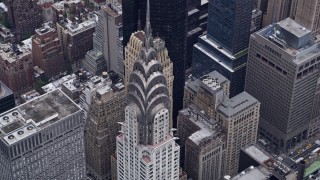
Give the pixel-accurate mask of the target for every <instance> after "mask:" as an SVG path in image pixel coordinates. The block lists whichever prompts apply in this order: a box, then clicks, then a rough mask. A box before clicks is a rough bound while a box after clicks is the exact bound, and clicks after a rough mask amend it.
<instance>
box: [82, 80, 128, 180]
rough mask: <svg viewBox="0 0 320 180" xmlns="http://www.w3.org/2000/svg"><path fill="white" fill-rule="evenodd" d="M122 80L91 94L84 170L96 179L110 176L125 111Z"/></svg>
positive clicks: (101, 179)
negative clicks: (85, 168) (112, 158)
mask: <svg viewBox="0 0 320 180" xmlns="http://www.w3.org/2000/svg"><path fill="white" fill-rule="evenodd" d="M125 103H126V99H125V92H124V86H123V84H122V83H117V84H111V85H108V84H105V85H104V86H103V87H101V88H97V90H96V94H95V95H94V96H93V97H92V102H91V105H90V108H89V109H90V110H89V112H88V118H87V121H86V132H85V145H86V160H87V173H88V175H89V177H93V178H94V179H96V180H104V179H111V174H112V173H111V170H112V167H111V165H112V164H111V156H112V155H113V154H114V153H115V152H116V136H117V135H118V134H119V130H120V124H119V122H123V121H124V117H125V116H124V115H125V113H124V112H125V111H124V109H125Z"/></svg>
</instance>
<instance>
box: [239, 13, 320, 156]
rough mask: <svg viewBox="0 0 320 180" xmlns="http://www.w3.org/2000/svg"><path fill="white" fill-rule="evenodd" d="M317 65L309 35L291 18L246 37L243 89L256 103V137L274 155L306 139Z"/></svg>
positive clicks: (318, 58)
mask: <svg viewBox="0 0 320 180" xmlns="http://www.w3.org/2000/svg"><path fill="white" fill-rule="evenodd" d="M319 61H320V52H319V50H318V47H317V44H316V43H315V42H314V40H313V38H312V33H311V31H310V30H308V29H306V28H304V27H303V26H301V25H300V24H298V23H296V22H295V21H294V20H292V19H290V18H287V19H285V20H283V21H281V22H279V23H276V24H275V25H270V26H268V27H266V28H264V29H263V30H261V31H259V32H257V33H254V34H253V35H251V41H250V50H249V58H248V65H247V66H248V70H247V77H246V78H247V79H246V88H245V89H246V91H247V92H248V93H250V94H252V95H253V96H254V97H255V98H257V99H258V100H259V101H260V102H261V104H262V106H261V117H260V129H259V130H260V134H261V135H262V136H264V137H265V138H266V139H267V140H268V141H270V142H271V144H273V145H274V146H276V147H277V148H276V150H282V151H287V150H288V149H291V148H293V147H295V145H296V144H297V143H299V142H301V140H302V139H305V138H306V137H307V130H308V127H309V123H310V120H311V115H312V106H313V102H314V98H315V94H316V86H317V82H318V78H319Z"/></svg>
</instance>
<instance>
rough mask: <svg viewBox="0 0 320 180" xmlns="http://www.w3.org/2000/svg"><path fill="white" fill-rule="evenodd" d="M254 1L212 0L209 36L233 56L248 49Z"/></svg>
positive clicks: (210, 4)
mask: <svg viewBox="0 0 320 180" xmlns="http://www.w3.org/2000/svg"><path fill="white" fill-rule="evenodd" d="M253 5H254V1H253V0H211V1H210V2H209V9H208V16H209V17H208V35H209V36H210V37H211V38H213V39H214V40H215V41H217V42H218V43H220V44H221V46H223V47H224V48H225V49H227V50H229V51H230V52H231V53H232V54H236V53H238V52H240V51H242V50H243V49H246V48H248V45H249V36H250V27H251V14H252V8H253Z"/></svg>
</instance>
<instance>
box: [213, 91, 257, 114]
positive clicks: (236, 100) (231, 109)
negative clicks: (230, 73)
mask: <svg viewBox="0 0 320 180" xmlns="http://www.w3.org/2000/svg"><path fill="white" fill-rule="evenodd" d="M258 103H259V101H258V100H257V99H255V98H254V97H253V96H251V95H250V94H248V93H247V92H242V93H240V94H238V95H236V96H234V97H233V98H231V99H227V100H225V101H223V103H221V105H220V106H219V107H218V109H219V111H220V112H222V113H223V114H225V115H226V116H228V117H231V116H233V115H236V114H237V113H239V112H241V111H243V110H245V109H247V108H248V107H250V106H252V105H254V104H258Z"/></svg>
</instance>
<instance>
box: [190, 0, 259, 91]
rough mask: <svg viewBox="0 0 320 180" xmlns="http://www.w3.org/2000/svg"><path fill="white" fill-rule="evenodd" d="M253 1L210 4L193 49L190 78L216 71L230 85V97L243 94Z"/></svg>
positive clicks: (226, 0)
mask: <svg viewBox="0 0 320 180" xmlns="http://www.w3.org/2000/svg"><path fill="white" fill-rule="evenodd" d="M252 7H253V1H251V0H237V1H231V0H212V1H209V8H208V29H207V35H203V36H200V38H199V42H198V43H197V44H196V45H194V53H193V60H192V75H193V76H194V77H195V78H200V77H201V76H203V75H205V74H208V73H210V72H212V71H214V70H215V71H218V72H219V73H221V74H222V75H223V76H225V77H226V78H227V79H228V80H229V81H231V87H230V96H231V97H233V96H235V95H237V94H239V93H241V92H242V91H243V90H244V83H245V74H246V61H247V48H248V45H249V36H250V28H251V15H252V9H253V8H252Z"/></svg>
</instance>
